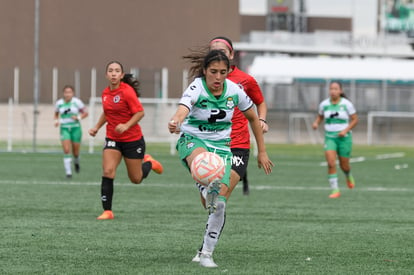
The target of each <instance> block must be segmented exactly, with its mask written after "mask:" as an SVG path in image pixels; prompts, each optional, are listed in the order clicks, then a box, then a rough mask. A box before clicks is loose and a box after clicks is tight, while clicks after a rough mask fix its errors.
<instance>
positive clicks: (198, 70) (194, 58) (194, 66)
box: [183, 36, 233, 80]
mask: <svg viewBox="0 0 414 275" xmlns="http://www.w3.org/2000/svg"><path fill="white" fill-rule="evenodd" d="M217 40H224V41H223V42H224V43H225V44H226V45H227V46H230V48H229V50H230V51H231V52H232V51H233V42H232V41H231V40H230V39H229V38H227V37H224V36H216V37H214V38H213V39H211V40H210V42H209V43H208V45H206V46H201V47H197V48H192V49H189V51H190V53H189V54H187V55H184V56H183V59H184V60H187V61H188V62H189V63H190V64H191V66H190V69H189V70H188V79H189V80H193V79H194V78H195V77H198V76H200V75H202V73H203V62H204V58H205V57H206V55H207V54H208V52H209V51H210V45H211V43H212V42H214V41H217Z"/></svg>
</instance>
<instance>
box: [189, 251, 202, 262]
mask: <svg viewBox="0 0 414 275" xmlns="http://www.w3.org/2000/svg"><path fill="white" fill-rule="evenodd" d="M200 256H201V251H197V254H196V255H195V256H194V258H193V259H192V260H191V261H192V262H194V263H199V262H200Z"/></svg>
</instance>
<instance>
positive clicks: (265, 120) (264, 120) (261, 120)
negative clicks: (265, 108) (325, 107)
mask: <svg viewBox="0 0 414 275" xmlns="http://www.w3.org/2000/svg"><path fill="white" fill-rule="evenodd" d="M259 120H260V121H263V122H264V123H266V124H267V121H266V120H264V119H262V118H259Z"/></svg>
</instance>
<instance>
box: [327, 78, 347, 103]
mask: <svg viewBox="0 0 414 275" xmlns="http://www.w3.org/2000/svg"><path fill="white" fill-rule="evenodd" d="M334 83H336V84H338V86H339V89H341V94H340V97H343V98H346V99H348V97H347V96H346V94H345V93H344V90H343V85H342V81H340V80H332V81H331V82H330V83H329V86H331V85H332V84H334Z"/></svg>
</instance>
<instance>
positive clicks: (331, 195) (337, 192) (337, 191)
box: [329, 189, 341, 199]
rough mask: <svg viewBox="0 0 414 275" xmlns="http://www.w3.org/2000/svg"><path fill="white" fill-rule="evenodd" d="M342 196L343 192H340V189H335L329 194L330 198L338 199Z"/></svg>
mask: <svg viewBox="0 0 414 275" xmlns="http://www.w3.org/2000/svg"><path fill="white" fill-rule="evenodd" d="M340 196H341V192H339V189H336V190H333V191H332V193H331V194H330V195H329V198H330V199H337V198H339V197H340Z"/></svg>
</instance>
